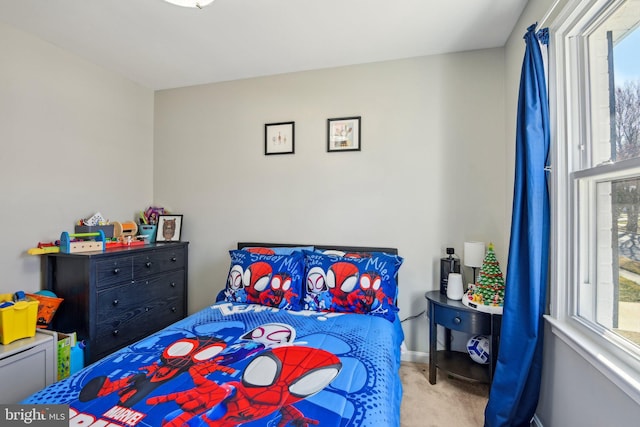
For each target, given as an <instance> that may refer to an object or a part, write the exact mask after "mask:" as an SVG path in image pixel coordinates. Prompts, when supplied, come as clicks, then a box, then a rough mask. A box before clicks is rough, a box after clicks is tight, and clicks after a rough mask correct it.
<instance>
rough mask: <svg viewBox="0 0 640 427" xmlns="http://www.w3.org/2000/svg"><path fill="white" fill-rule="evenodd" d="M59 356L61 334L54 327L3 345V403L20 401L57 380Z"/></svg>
mask: <svg viewBox="0 0 640 427" xmlns="http://www.w3.org/2000/svg"><path fill="white" fill-rule="evenodd" d="M56 356H57V337H56V334H55V332H51V331H40V330H39V331H36V335H35V336H34V337H32V338H23V339H20V340H17V341H14V342H12V343H10V344H7V345H0V378H2V380H0V403H2V404H10V403H18V402H19V401H21V400H22V399H24V398H26V397H29V396H30V395H31V394H33V393H35V392H36V391H38V390H40V389H42V388H44V387H46V386H48V385H49V384H52V383H53V382H55V380H56V370H57V366H56V365H57V361H56Z"/></svg>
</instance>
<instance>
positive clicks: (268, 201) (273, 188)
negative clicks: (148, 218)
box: [154, 49, 509, 352]
mask: <svg viewBox="0 0 640 427" xmlns="http://www.w3.org/2000/svg"><path fill="white" fill-rule="evenodd" d="M503 80H504V57H503V49H493V50H483V51H475V52H467V53H459V54H451V55H440V56H433V57H423V58H416V59H408V60H402V61H392V62H383V63H376V64H368V65H361V66H352V67H345V68H337V69H328V70H317V71H310V72H302V73H295V74H286V75H278V76H272V77H265V78H256V79H249V80H241V81H234V82H226V83H218V84H210V85H202V86H195V87H189V88H180V89H173V90H166V91H160V92H157V93H156V102H155V170H154V192H155V201H156V202H157V203H158V204H160V205H164V206H166V207H168V208H170V209H172V210H173V211H174V212H180V213H183V214H184V215H185V217H184V229H183V237H184V238H185V239H186V240H189V241H190V242H191V244H190V254H189V256H190V259H189V263H190V264H189V292H190V297H189V309H190V311H191V312H193V311H195V310H198V309H200V308H203V307H205V306H206V305H207V304H210V303H211V302H212V301H213V299H214V297H215V295H216V293H217V292H218V291H219V290H220V289H221V288H222V287H223V286H224V283H225V280H226V276H227V272H228V268H229V257H228V254H227V250H229V249H232V248H233V247H234V245H235V243H236V242H237V241H242V240H253V241H273V242H297V243H323V244H344V245H349V244H351V245H376V246H393V247H397V248H398V249H399V251H400V254H401V255H402V256H404V258H405V264H404V265H403V267H402V269H401V271H400V286H401V292H400V298H399V306H400V309H401V313H400V314H401V317H402V318H404V317H407V316H409V315H413V314H416V313H419V312H420V311H422V310H424V309H425V306H426V304H425V299H424V292H425V291H427V290H431V289H436V288H437V287H438V280H439V263H438V260H439V258H440V257H441V256H444V249H445V247H447V246H454V247H455V248H456V250H457V253H458V254H460V255H461V254H462V246H463V242H464V241H465V240H483V241H486V242H489V241H493V242H494V243H495V244H496V252H497V255H498V257H499V258H500V259H501V262H506V261H505V260H506V253H507V249H506V242H507V241H508V233H509V230H508V225H507V226H505V224H508V223H509V217H508V216H507V210H508V209H507V207H506V204H507V202H506V199H507V197H506V196H505V192H504V191H503V188H504V181H505V176H506V174H507V170H508V168H509V165H508V164H506V162H505V161H504V152H505V137H504V128H505V123H504V117H505V111H504V96H505V95H504V83H503ZM354 115H357V116H362V151H361V152H341V153H327V152H326V138H327V135H326V134H327V131H326V126H327V118H335V117H345V116H354ZM281 121H295V130H296V134H295V154H293V155H278V156H265V155H264V125H265V123H273V122H281ZM405 325H406V326H405V332H406V334H407V344H408V347H409V349H411V350H416V351H424V352H426V351H427V321H426V319H424V318H420V319H416V320H412V321H410V322H407V323H406V324H405Z"/></svg>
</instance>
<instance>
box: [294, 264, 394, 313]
mask: <svg viewBox="0 0 640 427" xmlns="http://www.w3.org/2000/svg"><path fill="white" fill-rule="evenodd" d="M341 255H343V254H341V253H339V252H330V253H329V254H324V253H318V252H309V251H305V263H306V272H305V287H306V289H305V292H306V294H305V297H304V301H303V308H304V309H307V310H315V311H333V312H338V313H360V314H371V315H374V316H380V317H384V318H385V319H387V320H390V321H393V320H394V319H395V317H396V313H397V311H398V308H397V307H396V305H395V301H396V298H397V295H398V283H397V275H398V269H399V268H400V266H401V265H402V261H403V259H402V258H401V257H400V256H398V255H391V254H387V253H384V252H368V253H365V252H357V253H349V254H344V256H341Z"/></svg>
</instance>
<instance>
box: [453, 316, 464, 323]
mask: <svg viewBox="0 0 640 427" xmlns="http://www.w3.org/2000/svg"><path fill="white" fill-rule="evenodd" d="M453 323H455V324H456V325H459V324H460V323H462V319H461V318H459V317H458V316H456V317H454V319H453Z"/></svg>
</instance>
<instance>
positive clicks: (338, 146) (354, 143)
mask: <svg viewBox="0 0 640 427" xmlns="http://www.w3.org/2000/svg"><path fill="white" fill-rule="evenodd" d="M360 147H361V141H360V116H358V117H342V118H338V119H327V151H329V152H333V151H360Z"/></svg>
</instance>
